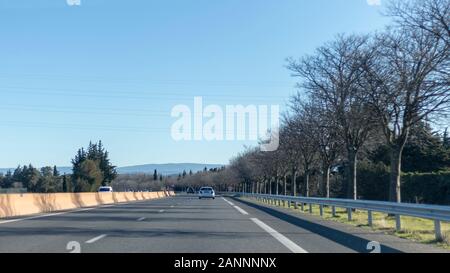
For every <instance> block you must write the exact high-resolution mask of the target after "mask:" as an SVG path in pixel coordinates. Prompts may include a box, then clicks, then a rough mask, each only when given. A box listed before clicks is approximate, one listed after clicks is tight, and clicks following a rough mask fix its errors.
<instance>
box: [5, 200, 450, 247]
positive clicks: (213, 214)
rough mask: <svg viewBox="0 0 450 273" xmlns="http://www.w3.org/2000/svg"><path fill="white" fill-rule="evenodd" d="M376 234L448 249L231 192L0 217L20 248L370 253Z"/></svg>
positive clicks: (387, 243) (398, 242)
mask: <svg viewBox="0 0 450 273" xmlns="http://www.w3.org/2000/svg"><path fill="white" fill-rule="evenodd" d="M371 241H376V242H378V243H380V246H381V249H380V250H381V252H444V251H443V250H442V249H438V248H434V247H431V246H427V245H422V244H416V243H413V242H410V241H407V240H403V239H399V238H397V237H394V236H389V235H385V234H381V233H376V232H371V231H368V230H365V229H361V228H357V227H352V226H349V225H345V224H341V223H336V222H330V221H326V220H322V219H320V218H318V217H315V216H310V215H304V214H300V213H298V212H293V211H287V210H283V209H280V208H275V207H269V206H265V205H260V204H255V203H251V202H247V201H242V200H235V199H232V198H228V197H225V198H223V197H217V198H216V199H215V200H199V199H198V198H196V197H195V196H176V197H171V198H166V199H158V200H149V201H142V202H135V203H129V204H118V205H113V206H103V207H97V208H87V209H81V210H75V211H68V212H61V213H55V214H50V215H39V216H33V217H28V218H17V219H7V220H5V219H3V220H0V252H15V253H17V252H18V253H24V252H26V253H28V252H38V253H42V252H45V253H47V252H51V253H52V252H72V251H75V252H83V253H84V252H87V253H90V252H102V253H104V252H106V253H117V252H118V253H130V252H144V253H292V252H295V253H306V252H311V253H330V252H331V253H334V252H338V253H355V252H363V253H368V252H370V250H368V249H367V245H368V243H369V242H371ZM375 244H376V243H375Z"/></svg>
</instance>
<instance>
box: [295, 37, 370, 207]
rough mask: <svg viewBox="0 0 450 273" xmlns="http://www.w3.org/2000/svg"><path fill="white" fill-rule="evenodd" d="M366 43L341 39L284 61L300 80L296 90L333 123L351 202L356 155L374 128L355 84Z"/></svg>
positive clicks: (362, 91) (359, 89)
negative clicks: (344, 156)
mask: <svg viewBox="0 0 450 273" xmlns="http://www.w3.org/2000/svg"><path fill="white" fill-rule="evenodd" d="M368 40H369V38H368V37H366V36H348V37H345V36H342V35H341V36H338V37H337V39H336V40H335V41H332V42H330V43H327V44H326V45H324V46H322V47H320V48H318V49H317V52H316V53H315V54H314V55H312V56H308V57H305V58H302V59H301V60H300V61H295V60H292V59H290V60H288V61H289V65H288V68H289V69H290V70H291V71H292V72H293V76H296V77H301V78H302V82H300V83H299V84H298V85H299V88H303V89H305V90H306V91H307V92H308V93H309V95H310V97H311V100H313V101H320V103H321V105H323V107H324V109H326V110H327V111H329V112H330V115H331V116H333V117H334V118H335V120H336V124H337V125H338V131H339V134H340V136H341V137H342V139H343V140H344V143H345V146H346V150H347V159H348V161H349V163H350V172H349V174H350V175H349V178H350V179H349V180H348V195H349V197H350V196H352V197H353V198H354V199H357V175H356V174H357V164H358V151H359V150H360V149H361V147H362V146H363V145H364V143H365V141H366V140H367V138H368V137H369V134H370V132H371V130H372V129H373V128H374V121H373V117H372V114H371V113H370V111H369V108H368V107H367V105H366V103H365V102H364V100H362V99H361V97H363V96H362V95H361V94H362V93H364V92H365V91H364V90H363V89H361V88H360V85H359V84H358V82H359V80H360V77H362V75H363V73H362V69H361V64H362V63H364V59H365V58H366V57H367V56H366V54H367V52H366V51H367V47H368ZM352 188H353V194H352V191H351V189H352Z"/></svg>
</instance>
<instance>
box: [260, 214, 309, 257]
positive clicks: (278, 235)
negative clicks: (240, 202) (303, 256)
mask: <svg viewBox="0 0 450 273" xmlns="http://www.w3.org/2000/svg"><path fill="white" fill-rule="evenodd" d="M251 220H252V221H253V222H254V223H255V224H257V225H258V226H259V227H260V228H262V229H264V230H265V231H266V232H267V233H269V234H270V235H272V236H273V237H274V238H275V239H277V240H278V241H279V242H280V243H282V244H283V245H284V246H285V247H287V248H288V249H289V250H290V251H292V252H293V253H308V251H306V250H304V249H303V248H301V247H300V246H298V245H297V244H295V243H294V242H292V241H291V240H289V239H288V238H287V237H286V236H284V235H283V234H281V233H279V232H278V231H276V230H274V229H273V228H271V227H269V226H268V225H266V224H265V223H263V222H262V221H261V220H259V219H257V218H251Z"/></svg>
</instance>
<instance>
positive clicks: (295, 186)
mask: <svg viewBox="0 0 450 273" xmlns="http://www.w3.org/2000/svg"><path fill="white" fill-rule="evenodd" d="M292 186H293V187H294V188H293V190H294V196H297V172H296V171H294V175H293V178H292Z"/></svg>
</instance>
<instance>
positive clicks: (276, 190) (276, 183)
mask: <svg viewBox="0 0 450 273" xmlns="http://www.w3.org/2000/svg"><path fill="white" fill-rule="evenodd" d="M275 187H276V188H275V194H276V195H278V177H275Z"/></svg>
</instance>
